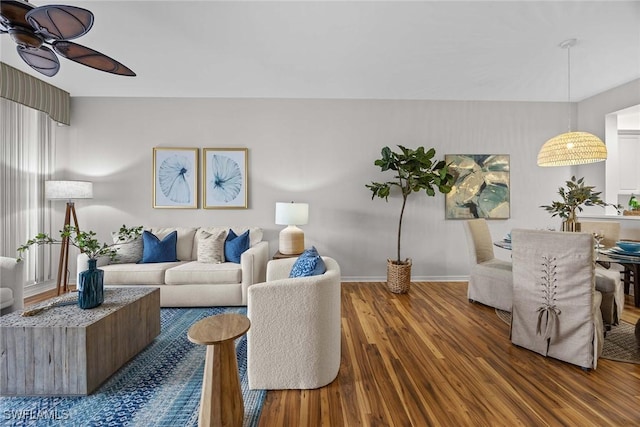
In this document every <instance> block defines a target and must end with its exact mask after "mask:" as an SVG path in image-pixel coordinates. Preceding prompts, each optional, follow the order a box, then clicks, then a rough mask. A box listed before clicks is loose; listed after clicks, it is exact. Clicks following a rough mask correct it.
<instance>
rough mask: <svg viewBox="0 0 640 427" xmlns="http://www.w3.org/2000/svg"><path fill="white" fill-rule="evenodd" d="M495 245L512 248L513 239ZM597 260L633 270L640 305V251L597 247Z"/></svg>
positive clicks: (636, 297) (636, 300)
mask: <svg viewBox="0 0 640 427" xmlns="http://www.w3.org/2000/svg"><path fill="white" fill-rule="evenodd" d="M493 244H494V246H497V247H499V248H502V249H506V250H509V251H510V250H511V240H509V239H507V238H505V239H501V240H498V241H495V242H493ZM596 262H598V263H600V264H601V265H603V266H604V267H609V265H610V264H611V263H615V264H619V265H622V266H623V267H625V268H628V269H629V270H631V272H632V274H633V304H634V305H635V306H636V307H640V279H639V278H640V252H638V254H637V255H635V254H631V253H629V254H620V253H617V252H616V251H615V250H614V248H600V249H596Z"/></svg>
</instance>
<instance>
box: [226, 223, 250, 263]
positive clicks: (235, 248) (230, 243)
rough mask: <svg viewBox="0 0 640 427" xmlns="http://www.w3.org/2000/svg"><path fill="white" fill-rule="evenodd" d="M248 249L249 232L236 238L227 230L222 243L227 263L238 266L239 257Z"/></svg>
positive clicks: (234, 234)
mask: <svg viewBox="0 0 640 427" xmlns="http://www.w3.org/2000/svg"><path fill="white" fill-rule="evenodd" d="M247 249H249V230H247V231H245V232H244V233H242V234H241V235H239V236H237V235H236V233H235V232H234V231H233V230H229V234H227V239H226V240H225V242H224V258H225V259H226V260H227V261H229V262H235V263H236V264H240V256H241V255H242V253H243V252H244V251H246V250H247Z"/></svg>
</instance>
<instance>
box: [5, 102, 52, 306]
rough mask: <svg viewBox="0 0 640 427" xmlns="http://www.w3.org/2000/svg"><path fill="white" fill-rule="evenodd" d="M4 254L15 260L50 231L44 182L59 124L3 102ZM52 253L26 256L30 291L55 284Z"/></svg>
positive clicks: (35, 251) (39, 251) (41, 251)
mask: <svg viewBox="0 0 640 427" xmlns="http://www.w3.org/2000/svg"><path fill="white" fill-rule="evenodd" d="M0 102H1V104H0V137H1V139H0V142H1V145H0V162H1V164H0V182H1V183H0V189H1V191H2V194H1V195H0V214H1V216H2V226H1V228H0V255H2V256H7V257H14V258H15V257H16V256H17V252H16V250H17V248H18V247H19V246H20V245H22V244H24V243H25V242H26V241H27V240H28V239H30V238H31V237H33V236H35V235H36V234H37V233H38V232H41V231H43V232H47V233H50V232H51V210H50V206H49V205H50V203H49V202H47V201H45V199H44V181H46V180H48V179H50V177H51V174H52V172H53V155H54V153H55V151H54V150H55V146H54V145H55V143H54V138H53V134H54V132H55V122H54V121H53V120H51V118H49V116H48V115H47V114H45V113H43V112H40V111H37V110H34V109H32V108H29V107H25V106H22V105H20V104H17V103H15V102H13V101H9V100H6V99H0ZM51 255H52V248H51V247H50V246H49V245H45V246H41V247H39V248H35V247H33V248H32V249H30V250H29V251H27V253H26V257H25V260H24V262H25V263H26V274H25V277H26V282H27V283H26V286H27V288H26V290H25V294H30V292H28V287H29V285H34V284H41V283H43V282H48V281H51V280H52V278H53V275H52V266H51V259H52V258H51Z"/></svg>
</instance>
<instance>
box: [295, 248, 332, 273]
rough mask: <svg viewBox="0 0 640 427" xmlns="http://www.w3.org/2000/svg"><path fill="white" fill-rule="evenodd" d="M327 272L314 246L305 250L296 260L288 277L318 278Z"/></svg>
mask: <svg viewBox="0 0 640 427" xmlns="http://www.w3.org/2000/svg"><path fill="white" fill-rule="evenodd" d="M325 271H327V267H326V266H325V265H324V261H323V260H322V257H321V256H320V254H318V251H317V249H316V247H315V246H312V247H311V249H307V250H305V251H304V252H302V254H300V256H299V257H298V259H297V260H296V262H295V263H294V264H293V267H291V273H289V277H307V276H319V275H320V274H324V272H325Z"/></svg>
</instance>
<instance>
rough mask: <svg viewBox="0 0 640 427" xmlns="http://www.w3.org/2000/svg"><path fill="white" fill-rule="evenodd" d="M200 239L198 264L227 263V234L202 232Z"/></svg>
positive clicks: (222, 232)
mask: <svg viewBox="0 0 640 427" xmlns="http://www.w3.org/2000/svg"><path fill="white" fill-rule="evenodd" d="M198 237H199V238H198V262H203V263H207V264H220V263H223V262H224V261H225V260H224V239H225V237H226V233H225V232H224V231H219V232H217V233H215V234H211V233H208V232H206V231H204V230H201V231H200V236H198Z"/></svg>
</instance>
